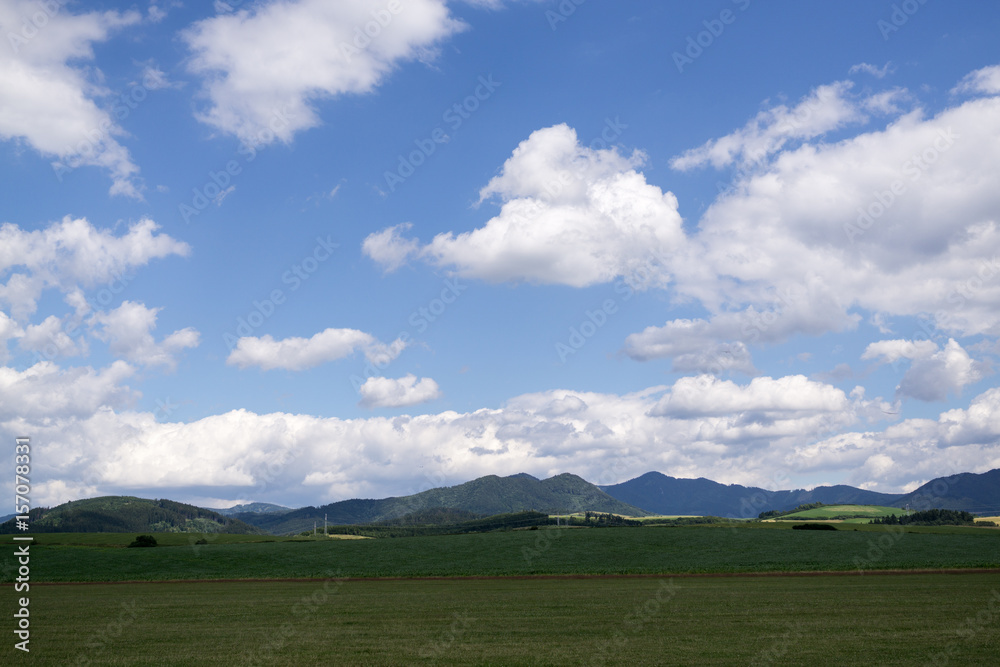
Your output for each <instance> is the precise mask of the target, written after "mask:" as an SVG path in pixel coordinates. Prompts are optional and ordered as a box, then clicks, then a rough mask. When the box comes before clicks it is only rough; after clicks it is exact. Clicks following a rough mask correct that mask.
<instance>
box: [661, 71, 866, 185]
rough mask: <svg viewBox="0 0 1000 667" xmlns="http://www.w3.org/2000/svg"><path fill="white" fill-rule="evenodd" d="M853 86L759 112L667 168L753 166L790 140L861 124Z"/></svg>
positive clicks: (838, 85) (821, 90)
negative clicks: (731, 130) (741, 124)
mask: <svg viewBox="0 0 1000 667" xmlns="http://www.w3.org/2000/svg"><path fill="white" fill-rule="evenodd" d="M853 85H854V84H853V83H852V82H850V81H837V82H835V83H831V84H827V85H824V86H819V87H817V88H816V89H814V90H813V91H812V92H811V93H810V94H809V95H808V96H806V97H804V98H803V99H802V100H801V101H800V102H799V103H798V104H797V105H796V106H795V107H793V108H791V109H789V108H788V107H786V106H785V105H783V104H781V105H778V106H775V107H771V108H770V109H766V110H764V111H761V112H760V113H758V114H757V115H756V116H755V117H754V118H752V119H751V120H750V121H749V122H747V124H746V125H744V126H743V127H742V128H740V129H739V130H736V131H735V132H732V133H731V134H728V135H726V136H724V137H721V138H719V139H713V140H711V141H708V142H706V143H704V144H703V145H701V146H699V147H698V148H692V149H691V150H689V151H686V152H684V153H683V154H682V155H679V156H677V157H675V158H674V159H672V160H671V161H670V166H671V167H673V168H674V169H678V170H681V171H686V170H688V169H693V168H695V167H702V166H705V165H706V164H711V165H712V166H713V167H715V168H716V169H721V168H722V167H726V166H728V165H731V164H733V163H739V164H742V165H744V166H746V165H753V164H757V163H760V162H762V161H763V160H765V159H766V158H768V157H769V156H770V155H772V154H773V153H775V152H777V151H779V150H781V149H782V147H784V146H785V144H786V143H788V142H789V141H791V140H794V139H812V138H813V137H818V136H820V135H823V134H826V133H827V132H830V131H831V130H836V129H838V128H840V127H843V126H844V125H847V124H849V123H857V122H861V121H864V120H865V117H864V115H863V114H862V113H861V112H860V111H859V110H858V108H857V106H856V104H855V103H854V102H853V101H852V100H851V99H849V98H848V96H847V93H848V91H849V90H850V89H851V87H852V86H853Z"/></svg>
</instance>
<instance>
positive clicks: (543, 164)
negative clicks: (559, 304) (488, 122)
mask: <svg viewBox="0 0 1000 667" xmlns="http://www.w3.org/2000/svg"><path fill="white" fill-rule="evenodd" d="M643 159H644V158H643V156H642V154H640V153H633V154H632V155H631V156H629V157H626V156H623V155H621V154H619V152H618V151H617V150H616V149H614V148H609V149H593V148H589V147H587V146H584V145H582V144H581V143H580V142H579V141H578V139H577V135H576V131H575V130H573V129H572V128H570V127H568V126H566V125H556V126H553V127H549V128H545V129H542V130H537V131H535V132H533V133H532V134H531V135H530V136H529V137H528V138H527V139H526V140H525V141H523V142H521V144H520V145H519V146H518V147H517V148H516V149H515V150H514V152H513V154H512V155H511V157H510V158H509V159H508V160H507V161H506V162H505V163H504V165H503V169H502V170H501V173H500V174H499V175H498V176H495V177H494V178H493V179H492V180H491V181H490V182H489V183H488V184H487V185H486V186H485V187H484V188H483V189H482V190H481V191H480V199H481V200H486V199H489V198H492V197H497V198H499V200H500V201H501V202H502V206H501V210H500V213H499V214H498V215H497V216H496V217H494V218H492V219H490V220H489V221H488V222H487V223H486V224H485V225H484V226H483V227H481V228H479V229H476V230H473V231H471V232H462V233H459V234H455V233H453V232H448V233H444V234H439V235H437V236H436V237H434V239H433V240H432V241H431V242H430V243H429V244H427V245H426V246H424V247H423V248H421V249H420V251H419V254H420V255H421V256H422V257H423V258H424V259H425V260H427V261H429V262H431V263H433V264H436V265H437V266H440V267H447V268H450V269H451V270H453V271H454V272H455V273H456V274H457V275H459V276H464V277H469V278H479V279H483V280H488V281H492V282H501V281H515V282H517V281H526V282H534V283H548V284H561V285H571V286H573V287H585V286H587V285H593V284H596V283H601V282H610V281H612V280H614V279H615V278H616V277H618V276H626V277H628V276H631V275H633V274H635V273H638V272H644V273H645V274H646V275H648V274H649V271H648V270H647V269H649V268H650V267H652V268H654V269H655V274H656V275H655V276H654V277H653V278H654V279H655V282H656V283H657V284H659V285H663V284H665V283H666V281H667V280H668V279H669V276H668V268H669V267H668V264H669V262H670V260H669V256H670V255H671V254H672V253H674V252H676V251H679V250H681V249H682V245H683V241H684V234H683V231H682V229H681V217H680V215H679V214H678V212H677V199H676V198H675V197H674V195H673V194H671V193H669V192H667V193H664V192H662V191H661V190H660V189H659V188H658V187H656V186H653V185H650V184H649V183H647V182H646V179H645V178H644V177H643V175H642V174H641V173H639V172H637V171H636V169H635V168H636V167H637V166H639V165H640V164H641V163H642V161H643ZM394 229H395V228H394ZM394 229H390V230H384V231H383V232H380V233H379V235H377V236H375V238H374V239H373V237H369V239H372V240H373V243H372V247H371V248H370V249H369V250H368V254H369V255H370V256H372V257H373V258H374V259H376V260H377V261H380V262H382V263H383V264H385V265H386V266H392V265H393V263H394V262H395V261H397V260H396V258H397V257H399V256H400V253H402V252H406V253H407V254H409V253H411V252H412V248H413V247H414V246H413V244H412V242H411V241H403V240H401V239H400V238H399V236H398V234H397V232H396V231H394ZM382 248H389V250H382ZM664 260H665V261H664Z"/></svg>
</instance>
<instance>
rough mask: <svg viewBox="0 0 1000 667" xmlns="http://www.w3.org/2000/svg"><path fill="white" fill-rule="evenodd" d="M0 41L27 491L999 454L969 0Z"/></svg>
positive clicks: (988, 208)
mask: <svg viewBox="0 0 1000 667" xmlns="http://www.w3.org/2000/svg"><path fill="white" fill-rule="evenodd" d="M0 28H2V30H0V34H2V35H3V36H4V40H3V43H2V44H0V184H2V185H0V204H2V208H0V225H3V228H2V230H0V362H2V363H3V364H4V365H3V366H2V367H0V434H2V435H3V437H5V438H6V439H7V440H8V441H12V440H13V437H14V436H19V435H30V436H31V437H32V438H33V441H34V442H35V443H36V448H35V454H34V466H35V467H34V469H33V482H34V484H35V489H36V494H37V500H36V502H38V503H48V504H53V503H57V502H62V501H65V500H70V499H75V498H81V497H88V496H95V495H104V494H111V493H129V494H135V495H141V496H147V497H171V498H174V499H176V500H181V501H189V502H196V503H199V504H205V505H212V506H223V505H231V504H234V503H236V502H245V501H248V500H266V501H271V502H278V503H282V504H286V505H293V506H297V505H304V504H319V503H325V502H330V501H336V500H341V499H345V498H351V497H383V496H387V495H402V494H406V493H412V492H415V491H419V490H422V489H425V488H430V487H432V486H439V485H445V484H455V483H460V482H463V481H467V480H469V479H472V478H474V477H477V476H480V475H484V474H491V473H494V474H502V475H505V474H513V473H516V472H522V471H523V472H529V473H531V474H534V475H536V476H539V477H547V476H550V475H552V474H558V473H561V472H573V473H576V474H579V475H581V476H583V477H584V478H586V479H588V480H590V481H593V482H595V483H603V484H610V483H616V482H620V481H624V480H626V479H630V478H632V477H635V476H637V475H640V474H642V473H644V472H647V471H649V470H659V471H661V472H663V473H665V474H668V475H673V476H677V477H699V476H704V477H708V478H711V479H716V480H719V481H723V482H728V483H742V484H748V485H760V486H765V487H769V488H789V487H800V486H814V485H817V484H823V483H848V484H853V485H856V486H863V487H865V488H870V489H875V490H880V491H887V492H897V491H904V490H909V489H912V488H914V487H916V486H917V485H919V484H920V483H922V482H924V481H927V480H928V479H931V478H933V477H937V476H940V475H942V474H948V473H952V472H962V471H974V472H981V471H985V470H988V469H991V468H995V467H998V466H1000V418H998V417H997V415H998V408H1000V389H998V388H997V381H996V377H997V376H996V374H995V366H996V364H997V356H998V354H1000V346H998V345H997V335H998V334H1000V327H998V323H997V319H996V314H997V312H1000V311H998V306H1000V261H998V250H1000V230H998V228H997V225H998V220H997V211H998V210H1000V206H998V205H1000V194H998V192H997V189H996V187H995V183H996V182H997V177H998V176H1000V173H998V172H1000V50H998V49H997V47H996V43H995V42H996V38H995V37H996V34H998V32H1000V9H996V8H994V7H993V6H991V5H985V4H979V3H967V4H966V3H957V4H956V3H949V4H945V3H934V2H925V3H920V2H918V1H917V0H911V2H903V3H888V2H864V3H862V2H847V3H825V4H817V3H808V4H806V3H791V2H779V3H763V2H757V1H755V0H738V1H735V2H728V1H726V2H723V1H719V2H702V3H673V2H671V3H639V2H629V3H601V2H596V1H590V2H580V3H579V4H577V3H576V2H571V1H570V0H565V1H564V2H561V3H557V2H528V1H525V2H514V1H511V2H504V1H503V0H492V1H491V0H482V1H478V2H474V1H467V2H443V1H442V0H400V1H399V2H395V1H393V2H389V1H388V0H386V1H382V0H373V1H368V0H355V1H352V2H346V1H345V2H339V3H327V2H320V1H319V0H311V1H310V0H298V1H288V2H243V3H230V4H228V5H227V4H224V3H222V2H216V3H215V4H214V6H212V5H211V4H210V3H180V2H173V3H137V4H125V3H113V2H108V3H97V2H94V3H90V2H88V3H85V2H58V1H53V2H49V3H44V2H35V1H25V0H15V1H13V2H8V3H5V4H4V6H3V8H0ZM366 31H367V34H366ZM4 465H5V466H8V465H9V463H5V464H4Z"/></svg>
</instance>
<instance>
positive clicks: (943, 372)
mask: <svg viewBox="0 0 1000 667" xmlns="http://www.w3.org/2000/svg"><path fill="white" fill-rule="evenodd" d="M861 358H862V359H877V358H880V359H881V360H882V361H883V362H885V363H891V364H894V363H896V362H897V361H899V360H900V359H910V360H912V362H913V363H912V364H911V365H910V368H909V369H908V370H907V371H906V374H905V375H903V379H902V380H901V381H900V383H899V387H898V388H897V392H896V393H897V394H898V395H900V396H909V397H912V398H917V399H920V400H921V401H943V400H945V399H947V398H948V394H951V393H954V394H958V395H961V393H962V388H963V387H964V386H966V385H969V384H973V383H976V382H978V381H979V380H981V379H983V377H984V376H985V375H986V372H987V366H986V365H985V364H982V363H980V362H977V361H974V360H973V359H972V358H971V357H970V356H969V353H968V352H966V351H965V349H964V348H963V347H962V346H961V345H959V344H958V343H957V342H956V341H955V340H954V339H949V340H948V343H947V344H946V345H945V346H944V348H943V349H939V348H938V346H937V344H936V343H934V342H933V341H929V340H917V341H909V340H881V341H878V342H875V343H871V344H869V345H868V347H867V348H865V351H864V354H862V355H861Z"/></svg>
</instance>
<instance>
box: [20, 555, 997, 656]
mask: <svg viewBox="0 0 1000 667" xmlns="http://www.w3.org/2000/svg"><path fill="white" fill-rule="evenodd" d="M998 585H1000V582H998V577H997V576H995V575H896V576H891V575H865V576H814V577H738V578H734V577H724V578H709V579H705V578H694V579H692V578H674V579H671V578H669V577H662V578H658V577H657V578H648V579H620V578H617V579H583V580H551V579H550V580H513V579H497V580H432V581H428V580H401V581H354V582H351V581H348V582H337V581H329V582H325V584H324V582H302V583H262V582H241V583H217V582H211V583H195V584H180V583H174V584H169V583H167V584H164V583H150V584H118V585H115V584H99V585H67V586H45V587H38V588H33V589H32V593H33V595H32V603H31V604H32V607H31V613H32V619H33V621H34V623H33V633H32V640H31V649H32V654H31V660H30V662H31V663H32V664H37V665H59V666H60V667H67V666H70V667H71V666H73V665H184V666H185V667H189V666H197V665H226V666H229V665H319V664H345V665H403V664H504V665H552V664H584V665H603V664H622V665H626V664H627V665H653V664H657V665H691V664H699V665H702V664H720V665H733V664H751V665H764V664H817V665H819V664H836V665H869V664H879V665H925V664H939V665H940V664H951V665H973V664H977V665H985V664H995V659H996V656H997V654H998V653H1000V633H998V632H997V620H998V617H1000V602H994V603H993V606H992V607H991V606H990V604H991V599H993V597H994V596H996V598H997V599H998V601H1000V592H996V591H997V588H998ZM991 609H992V611H990V610H991ZM970 618H971V619H976V618H978V619H980V620H979V621H976V620H973V624H972V625H969V624H968V622H967V620H966V619H970ZM980 622H981V624H980ZM960 633H961V634H960ZM945 658H946V659H947V662H942V660H943V659H945ZM932 661H935V662H932ZM26 662H27V661H26Z"/></svg>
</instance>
